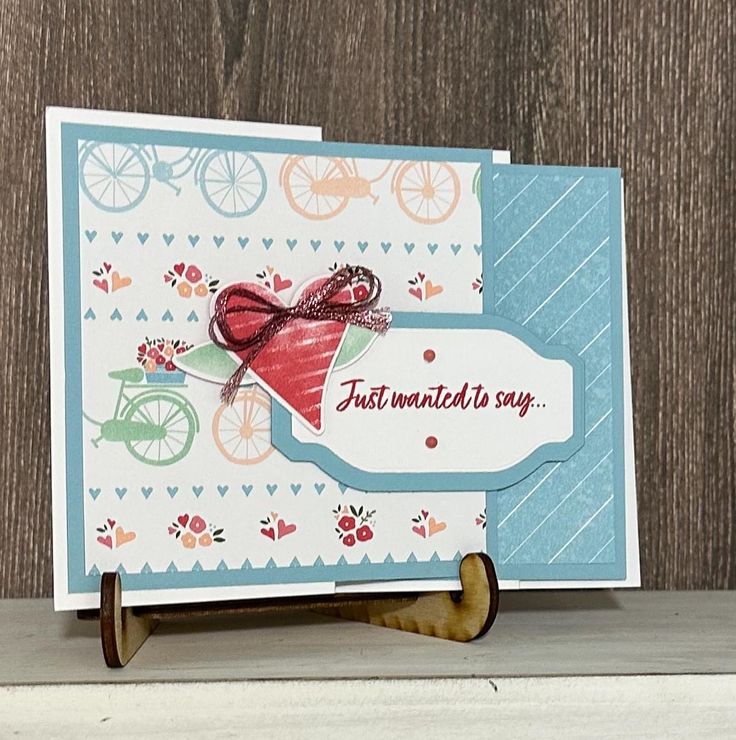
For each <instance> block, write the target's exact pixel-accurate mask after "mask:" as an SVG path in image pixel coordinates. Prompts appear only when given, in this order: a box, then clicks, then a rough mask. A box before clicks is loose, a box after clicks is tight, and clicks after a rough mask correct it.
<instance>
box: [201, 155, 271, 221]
mask: <svg viewBox="0 0 736 740" xmlns="http://www.w3.org/2000/svg"><path fill="white" fill-rule="evenodd" d="M199 187H200V189H201V190H202V195H203V197H204V199H205V201H206V202H207V205H209V207H210V208H211V209H212V210H213V211H215V212H216V213H219V214H220V215H221V216H227V217H228V218H237V217H242V216H249V215H250V214H251V213H253V211H255V210H256V208H258V206H259V205H261V202H262V201H263V199H264V198H265V197H266V173H265V172H264V171H263V167H262V166H261V163H260V162H259V161H258V160H257V159H256V158H255V157H254V156H253V155H252V154H248V153H247V152H221V151H212V152H209V154H207V155H205V158H204V160H202V165H201V166H200V169H199Z"/></svg>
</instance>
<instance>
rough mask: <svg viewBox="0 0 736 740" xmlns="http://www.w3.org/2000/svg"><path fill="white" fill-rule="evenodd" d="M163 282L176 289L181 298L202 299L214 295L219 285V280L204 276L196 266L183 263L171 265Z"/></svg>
mask: <svg viewBox="0 0 736 740" xmlns="http://www.w3.org/2000/svg"><path fill="white" fill-rule="evenodd" d="M164 282H165V283H168V284H169V285H170V286H171V287H172V288H176V291H177V293H178V294H179V295H180V296H181V297H182V298H191V297H192V295H195V296H200V297H202V296H206V295H209V294H210V293H215V292H216V291H217V286H218V285H219V284H220V281H219V280H216V279H214V278H213V277H212V276H210V275H206V274H204V273H203V272H202V270H201V269H200V268H199V267H197V265H194V264H190V265H187V264H186V263H184V262H177V263H176V264H175V265H173V266H172V267H171V269H170V270H169V271H168V272H166V274H165V275H164Z"/></svg>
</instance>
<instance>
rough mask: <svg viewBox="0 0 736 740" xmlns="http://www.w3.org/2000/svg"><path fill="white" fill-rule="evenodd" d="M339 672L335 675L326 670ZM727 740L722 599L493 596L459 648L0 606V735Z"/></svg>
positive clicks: (261, 626) (368, 632)
mask: <svg viewBox="0 0 736 740" xmlns="http://www.w3.org/2000/svg"><path fill="white" fill-rule="evenodd" d="M335 679H344V680H340V681H337V680H335ZM244 728H250V731H251V732H250V733H249V737H260V736H265V735H273V734H278V736H279V738H280V739H281V738H289V737H311V736H320V737H338V736H339V737H345V733H346V732H348V733H349V734H350V735H351V736H357V737H364V736H366V735H367V734H368V732H369V731H370V733H372V734H373V735H374V736H375V737H381V738H382V737H393V736H401V737H415V736H417V737H418V736H423V737H436V736H441V737H460V736H461V735H462V736H464V737H472V736H490V735H491V734H493V735H494V736H503V737H508V736H513V737H517V736H518V737H526V736H532V735H533V736H535V737H546V736H560V735H564V736H566V737H592V736H594V735H602V736H604V737H606V736H627V737H632V736H636V737H645V736H652V737H661V736H664V735H671V736H688V737H699V736H704V735H708V736H710V737H736V592H709V593H698V592H687V593H673V592H648V593H645V592H617V593H611V592H605V593H594V592H574V593H570V592H568V593H535V594H529V593H527V594H504V595H503V599H502V611H501V613H500V614H499V617H498V620H497V623H496V625H495V626H494V627H493V629H492V630H491V632H490V633H489V635H488V636H487V637H485V638H484V639H482V640H480V641H478V642H475V643H470V644H456V643H450V642H445V641H442V640H435V639H432V638H424V637H420V636H417V635H411V634H405V633H401V632H396V631H393V630H387V629H382V628H377V627H370V626H367V625H362V624H355V623H349V622H337V621H332V620H329V619H326V618H322V617H318V616H315V615H308V614H304V615H301V616H298V615H295V616H290V617H288V618H283V617H280V618H279V621H278V623H274V622H273V620H272V619H269V618H263V617H261V618H259V619H256V620H253V619H251V620H242V619H228V620H218V621H217V622H216V623H215V622H213V621H211V620H201V621H198V622H187V623H179V624H166V625H162V626H161V627H160V628H159V631H158V632H157V633H156V634H154V635H153V636H152V637H151V638H150V639H149V641H148V642H147V643H146V645H144V647H143V648H142V649H141V652H140V653H139V654H138V655H137V656H136V657H135V658H134V660H133V662H132V663H131V665H129V666H128V667H127V668H125V669H122V670H118V671H111V670H108V669H107V668H105V667H104V665H103V663H102V655H101V651H100V647H99V639H98V634H97V624H96V623H94V622H92V623H90V622H79V621H78V620H76V619H75V618H74V616H73V615H71V614H54V613H53V612H52V610H51V604H50V602H48V601H29V600H19V601H5V602H0V737H3V738H4V737H6V736H8V735H10V734H12V733H15V732H17V733H20V734H21V735H29V736H38V735H41V734H44V735H46V736H49V735H51V736H74V737H85V736H107V735H109V736H115V737H125V736H134V735H137V734H146V733H147V732H151V731H156V732H158V733H163V735H164V736H166V735H169V734H171V733H174V732H177V733H179V732H182V733H185V734H187V735H197V734H199V735H200V736H202V735H205V734H206V735H208V736H217V737H228V736H234V737H242V736H244Z"/></svg>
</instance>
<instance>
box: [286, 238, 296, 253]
mask: <svg viewBox="0 0 736 740" xmlns="http://www.w3.org/2000/svg"><path fill="white" fill-rule="evenodd" d="M286 246H287V247H289V250H290V251H292V252H293V251H294V249H295V247H296V239H287V240H286Z"/></svg>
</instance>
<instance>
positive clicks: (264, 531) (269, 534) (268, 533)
mask: <svg viewBox="0 0 736 740" xmlns="http://www.w3.org/2000/svg"><path fill="white" fill-rule="evenodd" d="M261 534H263V535H266V537H268V538H269V539H270V540H275V539H276V535H275V533H274V531H273V527H269V528H268V529H266V528H265V527H263V528H262V529H261Z"/></svg>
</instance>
